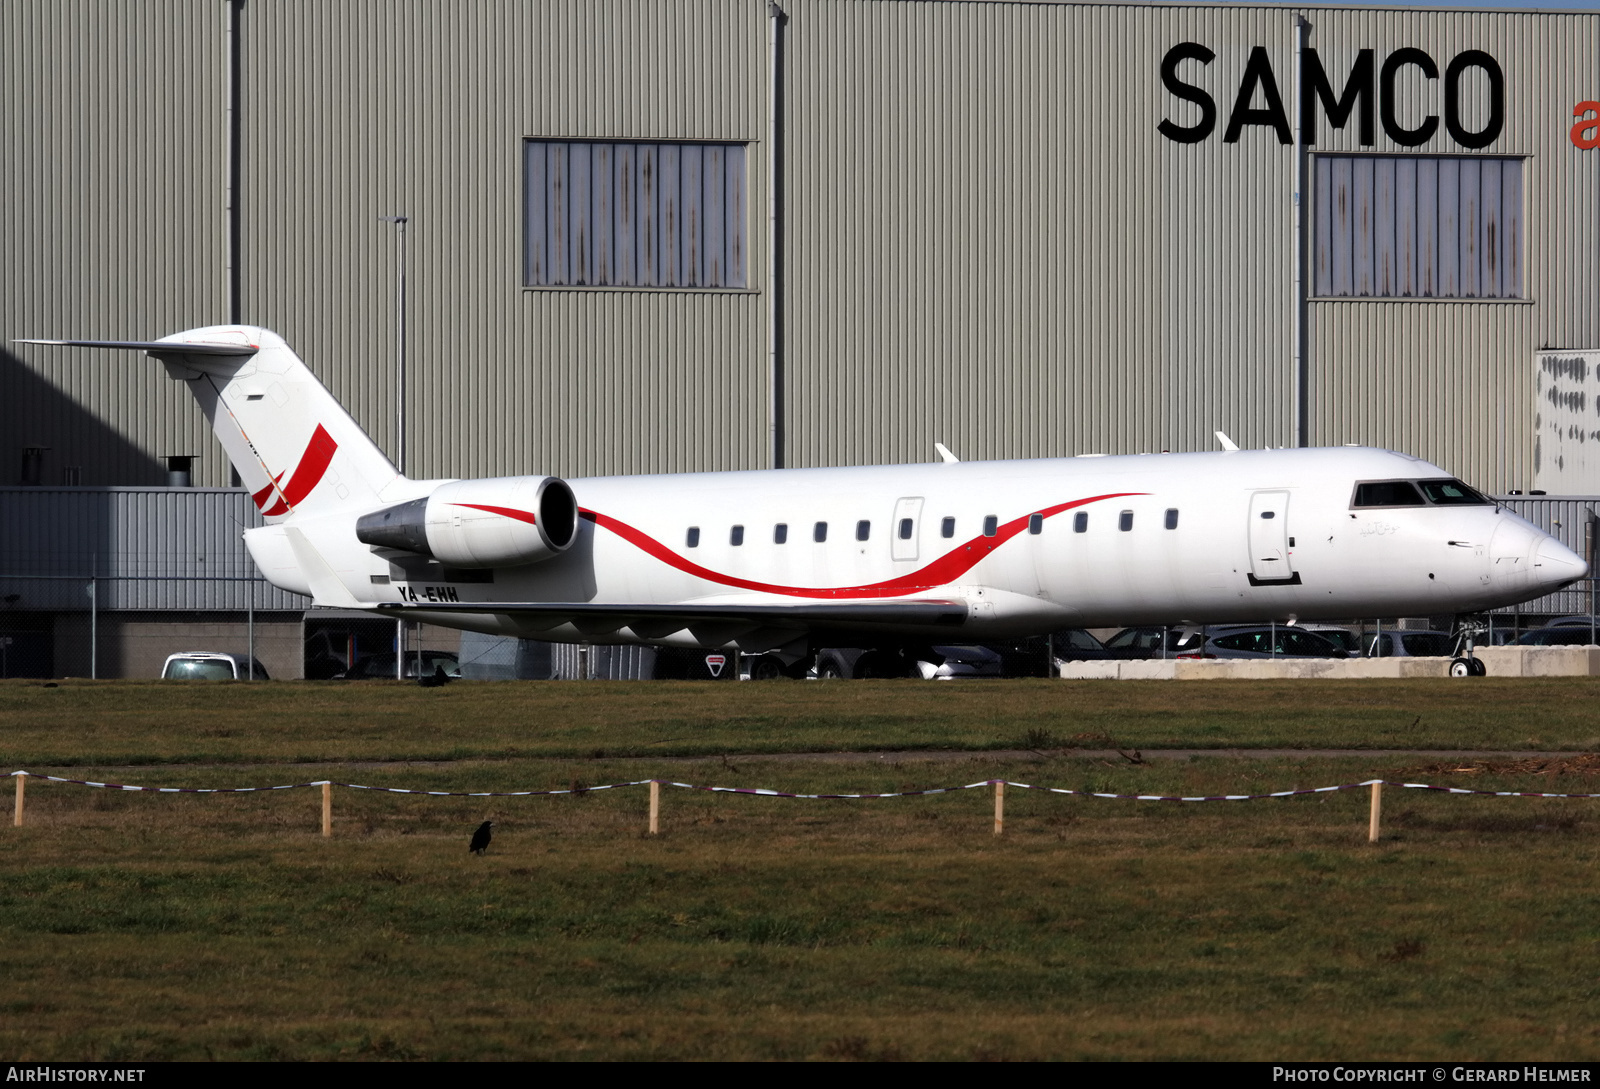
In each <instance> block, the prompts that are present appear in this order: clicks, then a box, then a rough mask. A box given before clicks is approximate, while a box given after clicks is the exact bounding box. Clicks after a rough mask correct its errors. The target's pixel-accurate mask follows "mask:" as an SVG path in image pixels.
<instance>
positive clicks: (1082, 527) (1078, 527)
mask: <svg viewBox="0 0 1600 1089" xmlns="http://www.w3.org/2000/svg"><path fill="white" fill-rule="evenodd" d="M1072 532H1074V533H1087V532H1089V512H1088V511H1086V510H1080V511H1079V512H1078V513H1077V514H1074V515H1073V516H1072Z"/></svg>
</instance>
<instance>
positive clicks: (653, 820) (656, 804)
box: [650, 779, 661, 836]
mask: <svg viewBox="0 0 1600 1089" xmlns="http://www.w3.org/2000/svg"><path fill="white" fill-rule="evenodd" d="M660 831H661V782H660V780H657V779H652V780H650V834H651V835H652V836H653V835H656V834H657V833H659V832H660Z"/></svg>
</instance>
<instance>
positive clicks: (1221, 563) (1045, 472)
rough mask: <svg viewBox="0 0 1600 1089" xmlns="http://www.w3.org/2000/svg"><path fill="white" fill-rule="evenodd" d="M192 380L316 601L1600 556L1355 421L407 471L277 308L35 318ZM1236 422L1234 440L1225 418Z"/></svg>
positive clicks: (528, 597) (870, 640) (957, 605)
mask: <svg viewBox="0 0 1600 1089" xmlns="http://www.w3.org/2000/svg"><path fill="white" fill-rule="evenodd" d="M24 343H34V344H57V345H68V346H77V347H94V348H124V349H138V350H141V351H145V352H148V353H149V354H150V355H152V356H154V357H156V358H157V359H159V360H161V361H162V362H163V363H165V365H166V367H167V371H168V373H169V374H170V375H171V376H172V377H173V378H174V379H177V380H180V381H183V382H186V383H187V384H188V386H189V388H190V390H191V391H192V392H193V393H194V396H195V398H196V399H197V400H198V401H199V402H200V407H201V409H202V411H204V413H205V415H206V418H207V419H208V420H210V421H211V424H212V427H213V428H214V430H215V431H216V435H217V438H218V439H219V440H220V441H221V443H222V446H223V449H224V450H226V451H227V453H228V457H229V458H230V459H231V460H232V462H233V465H234V467H235V468H236V469H237V471H238V473H239V476H240V478H241V479H242V480H243V481H244V482H245V485H246V486H247V487H248V488H249V489H250V491H251V492H252V494H253V497H254V499H255V502H256V505H257V506H258V507H259V508H260V509H261V513H262V515H263V516H264V517H265V519H266V521H267V523H268V524H267V525H265V526H263V527H261V528H258V529H252V530H249V531H247V532H246V533H245V535H244V536H245V542H246V544H247V545H248V547H249V549H250V554H251V556H252V557H253V558H254V559H255V562H256V564H257V565H258V566H259V567H260V569H261V571H262V573H263V574H264V575H265V576H266V577H267V578H268V579H270V580H271V581H272V582H273V583H274V584H275V585H277V586H280V587H282V588H284V589H286V590H290V591H293V592H296V593H300V594H306V595H309V596H311V597H312V599H313V600H314V602H315V604H317V605H323V606H336V607H339V608H345V609H367V610H372V611H373V612H374V613H376V614H384V615H391V616H393V615H398V616H403V617H408V618H412V619H418V620H421V619H426V620H427V621H429V622H430V623H434V624H441V625H446V626H450V627H456V628H462V629H467V630H473V631H483V632H492V633H499V634H505V635H516V636H524V637H530V638H537V639H544V640H550V641H554V642H593V643H645V644H653V645H661V646H687V647H702V648H707V649H716V650H739V651H743V652H745V653H747V654H758V655H764V656H766V657H765V659H764V661H765V662H766V663H767V668H766V669H765V670H761V669H758V670H757V671H756V672H757V673H758V674H759V673H762V672H766V673H768V674H770V673H771V672H773V671H775V670H776V669H777V668H780V667H781V668H784V669H786V670H789V671H791V672H793V671H794V670H796V669H797V668H799V667H800V666H803V665H804V663H805V662H806V661H807V660H808V659H809V657H810V656H811V655H813V654H814V653H815V651H816V649H817V648H818V647H822V646H854V647H868V648H877V649H878V650H879V651H880V652H882V653H885V654H888V653H900V652H901V651H903V650H905V649H906V648H919V647H924V646H928V645H931V644H935V643H939V644H949V643H977V642H984V641H988V640H997V639H1008V638H1014V637H1017V636H1024V635H1031V634H1041V633H1045V632H1049V631H1053V630H1056V629H1060V628H1065V627H1102V626H1112V625H1119V624H1161V623H1182V622H1202V621H1203V622H1208V623H1209V622H1220V621H1230V620H1241V621H1266V620H1269V619H1273V620H1278V621H1284V622H1292V621H1294V620H1296V619H1298V618H1306V619H1311V618H1348V617H1359V616H1371V617H1376V616H1397V615H1439V614H1445V613H1472V612H1479V611H1482V610H1486V609H1490V608H1493V607H1498V606H1504V605H1510V604H1514V603H1516V602H1520V601H1526V600H1528V599H1531V598H1534V597H1538V596H1540V595H1543V594H1546V593H1549V592H1551V591H1553V590H1556V589H1559V588H1560V587H1563V586H1566V585H1568V584H1569V583H1572V582H1574V581H1576V580H1578V579H1580V578H1582V577H1583V576H1584V575H1585V574H1586V573H1587V567H1586V565H1585V563H1584V561H1583V560H1582V559H1581V558H1580V557H1578V556H1577V555H1575V554H1574V553H1573V552H1571V551H1570V550H1569V549H1567V548H1566V547H1565V546H1564V545H1562V544H1561V543H1560V542H1559V541H1557V540H1556V539H1555V538H1553V537H1551V536H1549V535H1548V534H1546V533H1544V532H1543V531H1541V530H1539V529H1538V528H1537V527H1535V526H1533V525H1531V524H1529V523H1528V522H1526V521H1524V520H1523V519H1521V518H1519V517H1517V516H1516V515H1514V514H1512V513H1511V512H1510V511H1508V510H1505V509H1504V508H1502V507H1499V506H1497V505H1496V504H1495V503H1494V502H1492V501H1490V500H1488V499H1485V498H1484V497H1483V496H1481V495H1479V494H1478V493H1477V492H1475V491H1473V490H1472V489H1471V488H1470V487H1468V486H1466V485H1465V484H1463V483H1462V482H1461V481H1459V480H1455V479H1453V478H1452V477H1451V475H1450V474H1449V473H1447V472H1445V471H1444V470H1443V469H1440V468H1438V467H1437V466H1435V465H1430V464H1428V463H1427V462H1425V461H1421V460H1419V459H1417V458H1413V457H1408V456H1406V455H1404V454H1397V453H1393V452H1391V451H1388V450H1376V449H1367V448H1356V447H1343V448H1333V449H1305V450H1238V449H1228V450H1224V451H1221V452H1216V453H1191V454H1151V455H1138V456H1126V457H1076V458H1059V459H1048V460H1033V461H991V462H955V459H954V458H953V457H949V455H948V452H947V451H943V450H941V454H943V455H945V458H946V460H945V461H943V462H939V463H931V464H924V465H888V466H877V467H871V468H839V469H791V470H781V471H776V472H773V471H765V472H726V473H690V474H683V475H673V476H634V477H595V478H589V479H574V480H571V481H565V480H560V479H558V478H556V477H549V476H518V477H496V478H490V479H482V480H410V479H408V478H406V477H405V476H402V475H401V474H400V473H399V472H397V471H396V469H395V467H394V466H393V465H392V464H391V463H390V462H389V460H388V459H387V458H386V457H385V456H384V455H383V453H382V452H381V451H380V450H379V449H378V448H377V447H376V446H375V445H374V444H373V443H372V440H371V439H369V438H368V437H367V436H366V435H365V434H364V433H363V432H362V431H361V429H360V428H359V427H358V426H357V425H356V423H355V421H354V420H352V419H351V418H350V416H349V415H348V414H347V413H346V412H345V411H344V410H343V408H341V407H340V405H339V404H338V403H337V402H336V401H335V400H334V399H333V397H332V395H330V394H329V393H328V391H327V390H326V389H325V388H324V387H323V386H322V384H321V383H319V382H318V381H317V379H316V378H315V377H314V376H313V375H312V373H311V372H310V370H308V369H307V367H306V366H305V364H304V363H302V362H301V361H300V359H299V357H298V356H296V355H295V353H294V352H293V351H292V350H290V348H289V346H288V345H287V344H286V343H285V342H284V341H283V340H282V339H281V338H280V337H278V336H277V335H276V334H274V333H271V332H269V331H267V330H265V329H257V328H253V327H249V326H214V327H209V328H204V329H193V330H189V331H187V332H183V333H177V334H174V335H172V336H169V337H166V338H164V339H162V340H158V341H82V340H51V341H25V342H24ZM1228 445H1230V446H1231V444H1228Z"/></svg>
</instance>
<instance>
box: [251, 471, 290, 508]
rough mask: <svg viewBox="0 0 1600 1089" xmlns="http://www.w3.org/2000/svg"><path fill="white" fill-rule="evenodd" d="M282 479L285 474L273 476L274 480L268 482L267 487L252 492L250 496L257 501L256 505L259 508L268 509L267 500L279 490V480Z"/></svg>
mask: <svg viewBox="0 0 1600 1089" xmlns="http://www.w3.org/2000/svg"><path fill="white" fill-rule="evenodd" d="M282 479H283V474H282V473H279V474H278V475H277V476H275V477H273V478H272V480H271V481H269V482H268V483H267V486H266V487H265V488H262V489H261V490H260V491H259V492H253V493H252V494H251V496H250V498H251V499H252V500H254V501H255V505H256V507H257V509H259V510H266V509H267V500H268V499H270V498H271V496H272V493H273V492H274V491H276V490H277V487H278V481H280V480H282Z"/></svg>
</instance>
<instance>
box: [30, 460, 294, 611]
mask: <svg viewBox="0 0 1600 1089" xmlns="http://www.w3.org/2000/svg"><path fill="white" fill-rule="evenodd" d="M262 524H263V523H262V520H261V515H260V512H259V511H257V510H256V507H255V504H254V503H252V502H250V496H249V494H248V493H247V492H246V491H244V489H242V488H238V489H236V488H0V594H3V595H4V596H5V598H6V603H5V608H6V610H8V611H12V612H38V611H41V610H58V609H59V610H66V611H69V612H79V611H85V610H87V609H88V608H89V602H88V599H87V597H86V595H85V593H84V584H85V582H86V581H87V580H88V579H90V578H94V579H97V580H99V582H98V586H97V588H96V589H97V593H96V604H97V606H98V607H99V608H101V609H162V610H166V609H181V610H204V611H232V610H238V611H243V610H245V609H246V608H248V607H251V604H252V599H253V607H254V608H255V609H257V610H261V611H266V610H294V611H301V610H304V609H305V608H306V607H307V606H308V605H309V604H310V603H309V601H308V600H307V599H306V598H303V597H300V596H298V595H296V594H290V593H286V592H284V591H282V590H279V589H277V588H275V587H273V586H270V585H268V584H267V583H266V582H264V581H262V580H261V576H260V574H259V573H258V572H257V571H256V570H255V566H254V565H253V564H252V563H251V561H250V557H249V554H248V553H247V552H246V551H245V547H244V541H243V540H242V539H241V535H242V533H243V532H244V530H246V529H250V528H252V527H254V526H259V525H262ZM12 595H16V596H15V598H14V599H13V598H12Z"/></svg>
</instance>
